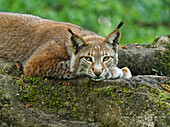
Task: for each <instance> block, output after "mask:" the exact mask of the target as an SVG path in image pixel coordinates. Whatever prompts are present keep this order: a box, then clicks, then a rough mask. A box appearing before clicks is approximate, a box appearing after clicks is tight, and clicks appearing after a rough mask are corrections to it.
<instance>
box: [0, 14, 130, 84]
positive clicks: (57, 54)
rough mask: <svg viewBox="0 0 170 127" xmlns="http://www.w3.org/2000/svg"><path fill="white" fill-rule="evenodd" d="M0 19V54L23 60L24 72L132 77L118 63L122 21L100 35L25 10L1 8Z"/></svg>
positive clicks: (51, 75)
mask: <svg viewBox="0 0 170 127" xmlns="http://www.w3.org/2000/svg"><path fill="white" fill-rule="evenodd" d="M0 19H1V20H0V57H2V58H5V59H7V60H8V61H14V62H16V61H18V62H20V63H22V65H23V70H24V73H25V75H26V76H43V77H54V78H59V79H60V78H63V79H70V78H76V77H79V76H82V75H86V76H88V77H90V78H91V79H92V80H94V81H100V80H103V79H114V78H120V77H124V78H131V77H132V75H131V72H130V70H129V69H128V68H127V67H125V68H122V69H119V68H118V67H117V64H118V44H119V40H120V36H121V35H120V30H119V28H120V27H121V26H122V25H123V22H121V23H120V24H119V25H118V27H117V28H116V29H115V30H114V31H113V32H112V33H110V34H109V35H108V36H107V37H106V38H103V37H101V36H99V35H97V34H95V33H93V32H91V31H88V30H85V29H83V28H81V27H79V26H77V25H73V24H71V23H65V22H57V21H52V20H48V19H42V18H40V17H37V16H32V15H27V14H18V13H7V12H1V13H0Z"/></svg>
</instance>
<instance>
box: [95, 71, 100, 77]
mask: <svg viewBox="0 0 170 127" xmlns="http://www.w3.org/2000/svg"><path fill="white" fill-rule="evenodd" d="M101 73H102V72H100V71H95V72H94V74H95V75H96V76H100V74H101Z"/></svg>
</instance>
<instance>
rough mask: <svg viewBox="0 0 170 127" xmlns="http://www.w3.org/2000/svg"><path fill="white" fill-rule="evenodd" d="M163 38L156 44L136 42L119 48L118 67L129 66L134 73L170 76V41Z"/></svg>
mask: <svg viewBox="0 0 170 127" xmlns="http://www.w3.org/2000/svg"><path fill="white" fill-rule="evenodd" d="M164 38H165V37H164ZM164 38H163V37H162V39H164ZM162 39H161V38H160V39H158V42H157V43H156V42H154V44H137V43H134V44H126V45H125V47H127V48H119V63H118V67H120V68H122V67H125V66H126V67H128V68H129V69H130V70H131V71H132V74H133V75H155V74H157V75H160V76H161V75H165V76H170V71H169V70H170V57H169V56H170V51H169V49H170V42H169V41H168V39H167V38H166V39H165V40H162Z"/></svg>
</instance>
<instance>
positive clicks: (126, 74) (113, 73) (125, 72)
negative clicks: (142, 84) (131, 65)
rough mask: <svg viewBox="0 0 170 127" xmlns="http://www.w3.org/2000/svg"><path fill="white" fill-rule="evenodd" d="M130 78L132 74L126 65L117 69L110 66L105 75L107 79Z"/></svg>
mask: <svg viewBox="0 0 170 127" xmlns="http://www.w3.org/2000/svg"><path fill="white" fill-rule="evenodd" d="M121 77H123V78H131V77H132V74H131V72H130V70H129V69H128V68H127V67H124V68H122V69H119V68H118V67H111V68H110V71H109V73H108V75H107V77H106V78H107V79H110V78H111V79H115V78H121Z"/></svg>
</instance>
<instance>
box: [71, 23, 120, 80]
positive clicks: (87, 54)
mask: <svg viewBox="0 0 170 127" xmlns="http://www.w3.org/2000/svg"><path fill="white" fill-rule="evenodd" d="M122 24H123V23H122V22H121V23H120V24H119V26H118V27H117V29H115V30H114V31H113V32H112V33H110V34H109V35H108V36H107V37H106V38H103V37H100V36H86V37H84V38H81V37H79V36H77V35H75V34H74V33H73V32H72V31H71V30H69V32H70V33H71V34H72V36H71V41H72V44H73V49H74V50H73V51H72V53H71V62H70V70H71V71H72V72H73V73H74V74H76V75H87V76H89V77H91V79H92V80H95V81H99V80H102V79H105V76H106V75H107V73H108V72H109V68H110V66H111V65H112V66H116V65H117V63H118V43H119V40H120V30H119V28H120V26H121V25H122Z"/></svg>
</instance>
